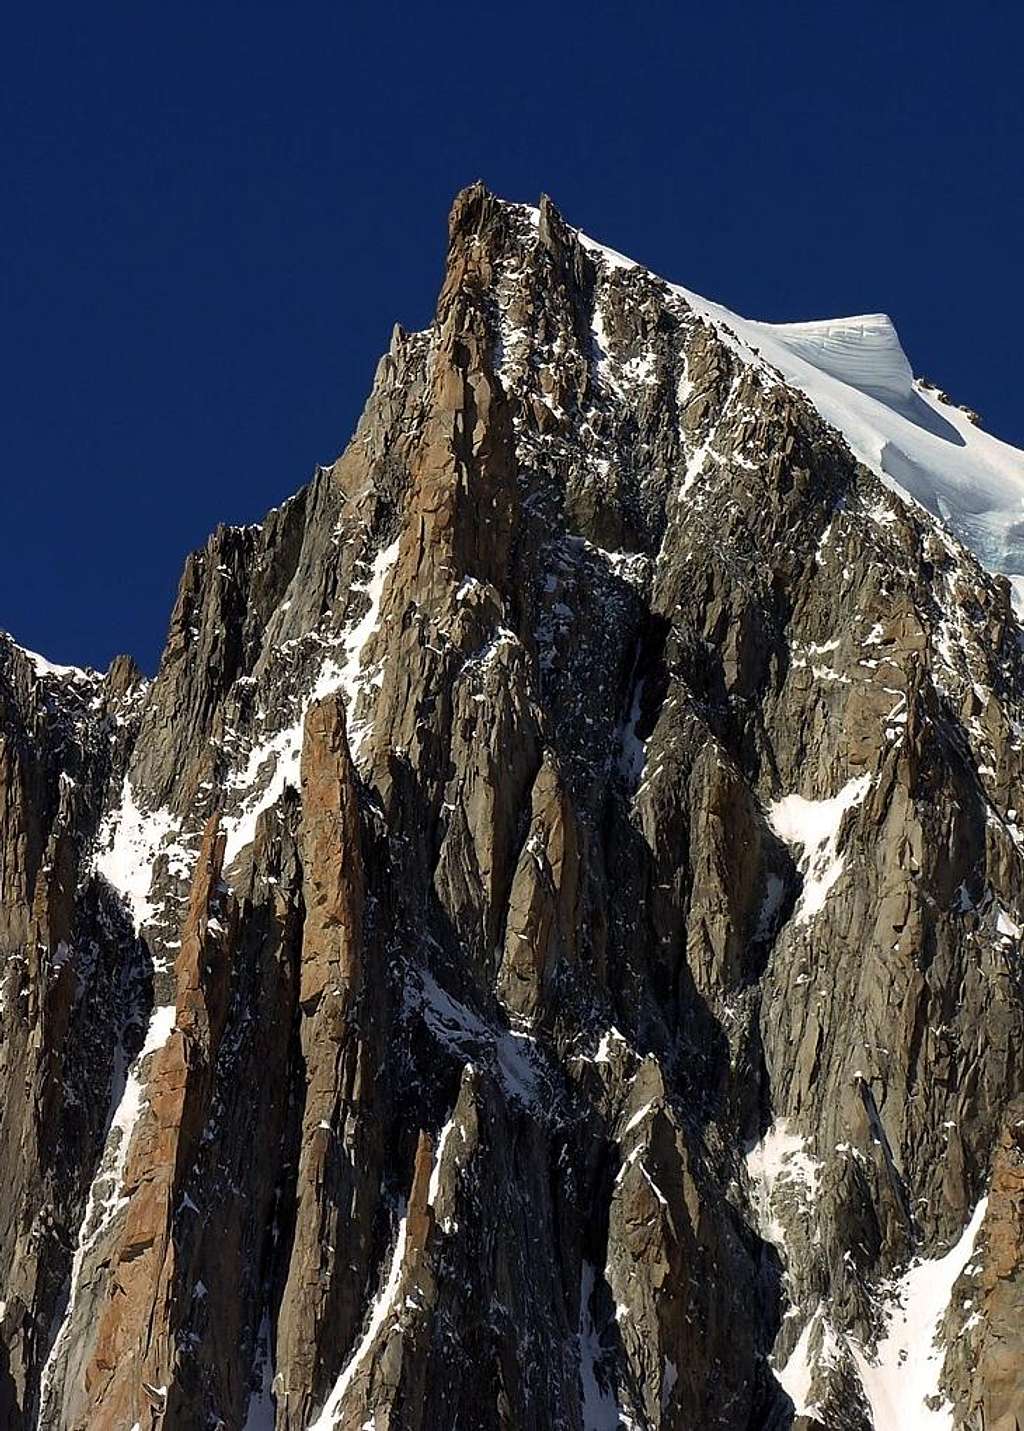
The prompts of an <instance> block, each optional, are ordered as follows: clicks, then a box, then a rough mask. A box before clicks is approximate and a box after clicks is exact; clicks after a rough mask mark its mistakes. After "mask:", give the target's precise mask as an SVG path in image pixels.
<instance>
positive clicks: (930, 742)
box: [0, 185, 1024, 1431]
mask: <svg viewBox="0 0 1024 1431" xmlns="http://www.w3.org/2000/svg"><path fill="white" fill-rule="evenodd" d="M1022 495H1024V457H1022V455H1021V454H1020V453H1019V452H1015V451H1014V450H1013V449H1011V448H1008V447H1007V446H1005V445H1004V444H1002V443H999V442H997V441H996V440H995V439H993V438H991V437H988V436H987V435H986V434H984V433H983V432H982V431H981V430H980V428H979V427H977V426H976V425H975V420H974V418H973V415H972V414H968V413H966V412H964V411H963V410H961V409H958V408H957V407H955V406H954V405H953V404H952V403H951V402H950V401H949V400H948V399H946V398H945V397H944V396H943V395H941V394H939V393H938V392H937V390H936V389H934V388H933V387H930V386H928V385H926V384H923V383H922V382H920V381H915V380H914V379H913V377H912V375H911V370H910V367H909V365H908V363H907V360H906V358H905V356H904V354H903V352H902V349H901V348H900V345H899V341H898V339H897V337H896V334H895V332H894V330H893V327H892V324H891V323H890V322H889V320H888V319H886V318H884V317H881V316H877V315H876V316H872V317H866V318H857V319H844V320H839V321H836V322H826V323H810V324H796V325H781V326H774V325H769V324H763V323H755V322H751V321H748V320H744V319H741V318H739V317H737V316H736V315H733V314H731V313H729V312H728V311H727V310H725V309H723V308H721V307H719V306H717V305H715V304H711V303H708V302H706V301H705V300H703V299H700V298H698V297H697V296H696V295H694V294H690V293H689V292H687V291H686V290H684V289H680V288H677V287H674V286H672V285H670V284H668V283H666V282H664V281H663V280H662V279H660V278H657V277H656V276H655V275H653V274H651V273H650V272H648V271H647V270H646V269H644V268H643V267H640V266H638V265H636V264H633V263H631V262H629V261H628V260H625V259H623V258H622V257H621V256H620V255H617V254H614V253H612V252H611V251H610V250H607V249H604V248H602V247H601V246H600V245H597V244H595V243H594V242H593V241H592V240H590V239H588V238H586V237H585V236H584V235H582V234H580V233H578V232H577V231H576V230H574V229H572V228H571V227H570V226H569V225H568V224H567V223H566V222H565V221H564V220H563V218H562V217H561V215H560V214H559V213H558V211H557V210H556V209H555V207H554V206H553V205H552V204H551V202H550V201H549V200H547V199H543V200H542V201H541V204H540V207H539V209H532V208H528V207H526V206H522V205H516V204H510V203H506V202H504V201H502V200H499V199H498V198H496V197H494V196H493V195H492V194H490V193H489V192H488V191H487V190H486V189H484V188H483V186H481V185H474V186H473V187H472V188H470V189H467V190H466V191H464V192H463V193H462V194H460V195H459V197H458V198H457V199H456V201H455V205H454V208H453V210H452V214H451V220H450V244H449V251H448V258H447V264H446V270H445V275H444V281H443V285H442V288H441V292H440V296H439V299H438V304H437V312H436V317H435V320H434V322H433V325H432V326H431V328H430V329H429V330H428V331H426V332H423V333H406V332H404V331H403V330H402V329H400V328H396V329H395V333H394V336H393V339H392V342H391V346H390V349H389V351H388V353H387V354H386V355H385V356H384V357H383V358H382V359H381V362H380V365H379V367H378V369H377V373H376V377H375V380H374V384H373V389H372V392H371V394H370V396H369V399H368V401H367V405H366V408H365V410H364V413H363V416H362V418H361V420H360V422H359V425H358V427H357V430H356V432H355V435H354V437H353V438H352V440H351V442H350V443H349V446H348V447H347V449H346V450H345V452H344V454H343V455H342V456H341V457H340V458H339V459H338V461H337V462H335V463H334V465H333V466H332V467H330V468H322V469H319V470H317V471H316V473H315V474H314V476H313V478H312V480H311V482H310V483H309V485H308V486H307V487H305V488H304V489H303V490H302V491H301V492H299V493H298V494H297V495H296V496H294V497H292V498H291V499H290V500H288V501H287V502H285V503H283V505H282V506H280V507H279V508H277V509H276V510H274V511H272V512H271V513H270V514H269V515H268V516H267V518H266V520H265V521H264V522H263V523H262V524H261V525H258V526H251V527H241V528H239V527H222V528H219V529H218V530H217V531H216V532H215V533H214V535H213V536H212V537H211V538H210V540H209V542H208V543H207V545H206V546H205V548H204V549H203V550H202V551H199V552H196V553H193V554H192V555H191V556H190V557H189V558H188V561H187V562H186V565H185V570H184V574H183V576H182V579H181V585H180V588H179V592H178V597H177V601H176V604H175V607H174V611H173V614H172V616H171V621H170V629H169V632H168V637H167V644H166V648H165V651H164V654H163V658H162V660H161V663H160V668H159V671H158V673H157V675H156V677H155V679H154V680H152V681H147V680H145V679H143V678H142V676H141V675H140V673H139V672H138V670H137V669H136V668H135V667H134V666H133V664H132V663H131V662H130V661H129V660H127V659H126V658H121V659H119V660H118V661H116V662H115V663H114V665H113V666H112V667H111V669H110V670H109V671H108V672H106V673H105V674H103V675H100V674H97V673H95V672H91V671H77V670H74V669H68V668H58V667H53V666H51V665H49V663H47V662H45V660H43V658H41V657H35V656H32V655H31V654H30V653H27V652H25V651H23V650H21V649H20V648H19V647H18V646H17V645H16V644H15V643H14V642H13V641H11V640H9V639H6V638H5V639H4V640H3V641H2V642H0V718H2V726H0V933H2V942H0V948H2V951H3V958H4V964H3V973H2V1013H0V1020H2V1023H0V1031H2V1043H0V1087H2V1089H3V1099H2V1114H0V1116H2V1132H0V1160H2V1163H0V1172H2V1176H3V1181H4V1186H5V1188H6V1196H5V1197H4V1198H3V1199H2V1200H0V1272H2V1287H3V1302H2V1304H0V1423H2V1424H3V1425H4V1426H5V1427H10V1428H12V1431H22V1429H23V1428H30V1427H37V1426H38V1427H44V1428H61V1431H86V1428H88V1431H115V1428H116V1431H129V1428H134V1431H156V1428H161V1431H179V1428H217V1427H220V1428H225V1431H242V1428H244V1431H267V1429H268V1428H276V1431H313V1428H315V1431H330V1428H344V1431H349V1428H352V1431H356V1428H359V1431H389V1428H390V1431H434V1428H441V1427H444V1428H459V1431H492V1428H494V1431H496V1429H497V1428H516V1431H556V1428H557V1431H612V1428H622V1431H669V1428H672V1431H677V1429H678V1431H683V1429H684V1428H685V1431H691V1429H692V1428H695V1427H701V1428H722V1431H726V1428H728V1431H783V1428H787V1427H793V1428H798V1431H812V1428H847V1429H848V1431H897V1428H899V1431H905V1428H909V1429H910V1431H946V1428H950V1431H951V1428H960V1427H963V1428H967V1427H970V1428H979V1427H984V1428H985V1431H1020V1428H1021V1427H1022V1426H1024V964H1022V943H1021V941H1022V938H1024V935H1022V930H1024V869H1022V856H1024V818H1022V814H1021V811H1022V810H1024V796H1022V795H1021V789H1022V775H1024V744H1022V737H1024V655H1022V649H1021V636H1020V628H1019V627H1018V624H1017V621H1016V618H1015V616H1014V614H1013V610H1012V603H1011V583H1012V578H1013V577H1016V576H1018V575H1020V574H1021V573H1024V543H1022V539H1021V532H1020V530H1019V523H1018V519H1017V515H1016V514H1017V511H1018V509H1019V507H1020V501H1021V497H1022Z"/></svg>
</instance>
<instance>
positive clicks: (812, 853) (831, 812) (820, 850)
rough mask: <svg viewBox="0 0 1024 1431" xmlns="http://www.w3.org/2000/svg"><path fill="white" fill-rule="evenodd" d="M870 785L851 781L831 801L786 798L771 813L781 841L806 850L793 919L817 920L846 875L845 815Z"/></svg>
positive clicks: (858, 779) (868, 779)
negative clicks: (841, 850) (841, 841)
mask: <svg viewBox="0 0 1024 1431" xmlns="http://www.w3.org/2000/svg"><path fill="white" fill-rule="evenodd" d="M870 786H871V776H870V775H859V776H857V777H855V778H854V779H853V780H848V781H847V783H846V784H845V785H844V786H843V788H842V790H840V791H839V793H838V795H833V796H832V798H831V799H829V800H807V799H805V798H804V797H803V796H802V795H786V796H784V797H783V798H782V799H781V800H776V801H775V802H774V804H773V805H772V806H771V808H770V810H769V811H768V823H769V824H770V825H771V827H772V829H773V830H774V831H775V833H776V834H777V835H778V837H779V839H780V840H785V842H786V843H787V844H788V845H800V846H801V847H802V854H801V857H800V872H801V874H802V875H803V877H804V883H803V889H802V891H801V893H800V902H799V903H798V905H797V907H796V910H795V912H794V916H793V917H794V920H795V921H796V923H797V924H803V923H806V922H807V921H808V920H810V919H813V917H814V916H815V915H816V914H817V913H818V912H819V910H821V909H822V907H823V906H824V903H825V900H826V899H827V898H828V894H829V891H830V890H831V888H832V886H833V885H834V884H835V882H836V880H838V879H839V876H840V875H841V874H842V872H843V867H844V864H845V858H844V856H843V855H841V854H840V853H839V850H838V844H839V831H840V828H841V826H842V821H843V816H844V815H845V814H846V812H847V810H851V809H853V807H854V806H855V805H859V804H860V803H861V802H862V801H863V799H864V797H865V795H866V794H867V793H868V790H869V788H870Z"/></svg>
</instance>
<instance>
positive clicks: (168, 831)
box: [95, 775, 191, 930]
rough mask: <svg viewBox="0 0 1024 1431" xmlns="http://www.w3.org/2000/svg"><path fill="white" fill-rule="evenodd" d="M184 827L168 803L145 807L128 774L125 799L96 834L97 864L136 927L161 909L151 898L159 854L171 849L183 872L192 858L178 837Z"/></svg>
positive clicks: (175, 870)
mask: <svg viewBox="0 0 1024 1431" xmlns="http://www.w3.org/2000/svg"><path fill="white" fill-rule="evenodd" d="M180 829H181V821H180V820H179V819H178V818H177V817H176V816H175V815H172V814H171V812H170V810H168V809H167V808H166V807H164V808H161V809H158V810H144V809H143V808H142V807H141V806H140V805H139V804H138V802H137V801H136V799H135V792H134V790H133V789H132V783H131V781H130V780H129V778H128V776H127V775H126V776H125V778H124V784H123V785H122V787H121V803H120V805H119V806H118V807H117V808H116V809H114V810H112V811H111V812H110V813H109V814H108V815H106V816H105V817H104V820H103V823H102V824H101V826H100V829H99V833H98V834H97V837H96V842H97V854H96V857H95V868H96V871H97V873H98V874H101V875H102V876H103V878H104V879H105V880H106V881H107V883H108V884H110V885H112V886H113V887H114V889H116V890H117V891H118V893H119V894H120V895H121V896H122V897H123V898H124V900H125V902H126V903H127V905H128V909H129V910H130V912H131V916H132V920H133V922H134V924H135V928H136V930H140V929H142V928H143V927H144V926H145V925H146V924H148V923H149V922H150V920H151V919H152V918H153V917H154V915H155V914H156V913H157V906H156V905H154V904H153V903H152V901H151V900H150V889H151V886H152V883H153V865H154V863H155V861H156V858H157V856H158V855H159V854H161V853H167V854H168V855H169V856H172V857H174V858H173V863H174V869H173V870H172V873H178V872H180V865H181V862H182V860H183V858H189V859H190V858H191V853H190V852H189V851H187V850H184V849H183V848H182V847H181V846H180V845H179V844H177V842H176V840H175V837H176V836H177V835H178V833H179V831H180Z"/></svg>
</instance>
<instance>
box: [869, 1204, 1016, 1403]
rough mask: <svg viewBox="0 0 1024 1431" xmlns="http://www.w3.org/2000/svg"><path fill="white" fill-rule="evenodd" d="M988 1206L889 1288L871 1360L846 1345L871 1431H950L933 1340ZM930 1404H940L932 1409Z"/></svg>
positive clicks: (980, 1208)
mask: <svg viewBox="0 0 1024 1431" xmlns="http://www.w3.org/2000/svg"><path fill="white" fill-rule="evenodd" d="M987 1205H988V1198H982V1200H981V1201H980V1202H979V1203H978V1206H977V1207H976V1208H975V1209H974V1215H973V1216H972V1218H971V1220H970V1222H969V1223H968V1224H967V1226H966V1227H965V1228H964V1231H963V1234H962V1236H961V1237H960V1240H959V1241H958V1242H957V1243H956V1245H955V1246H954V1247H952V1248H951V1249H950V1251H949V1252H947V1253H946V1255H945V1256H944V1257H938V1258H934V1259H932V1260H931V1261H921V1262H917V1263H915V1264H914V1265H913V1266H912V1267H910V1268H909V1269H908V1271H907V1272H905V1273H904V1275H903V1276H902V1277H901V1278H900V1279H899V1281H898V1282H897V1283H896V1284H895V1285H894V1286H893V1287H892V1288H891V1291H890V1298H891V1305H890V1307H889V1310H888V1312H887V1314H886V1329H885V1335H884V1337H883V1338H882V1339H881V1341H879V1343H878V1345H877V1346H876V1347H875V1351H874V1354H873V1355H871V1356H869V1355H868V1354H867V1353H866V1352H865V1351H864V1349H863V1348H862V1347H859V1346H858V1345H857V1343H856V1342H854V1341H853V1340H852V1339H850V1341H849V1345H850V1351H851V1353H852V1355H853V1359H854V1362H855V1363H856V1366H857V1371H858V1373H859V1375H860V1380H861V1385H862V1386H863V1388H864V1395H865V1396H866V1397H867V1400H868V1404H869V1405H870V1407H871V1418H872V1422H873V1424H874V1426H875V1431H897V1428H898V1431H953V1407H952V1405H951V1404H950V1402H949V1401H948V1400H946V1398H945V1397H942V1396H941V1393H940V1391H939V1377H940V1375H941V1373H942V1365H943V1362H944V1360H945V1351H944V1349H943V1348H942V1347H940V1346H938V1345H936V1337H937V1336H938V1333H939V1330H940V1328H941V1325H942V1320H943V1318H944V1316H945V1314H946V1310H947V1308H948V1307H949V1303H950V1299H951V1297H952V1294H953V1287H954V1284H955V1283H956V1281H957V1278H958V1277H959V1276H960V1274H961V1273H962V1272H963V1270H964V1268H965V1267H966V1266H967V1264H968V1262H970V1260H971V1255H972V1253H973V1252H974V1243H975V1240H976V1238H977V1236H978V1232H979V1230H980V1228H981V1224H982V1221H983V1220H984V1217H985V1209H986V1207H987ZM930 1398H937V1399H938V1405H937V1407H936V1408H934V1409H933V1408H932V1407H930V1406H928V1405H927V1404H926V1403H927V1401H928V1399H930Z"/></svg>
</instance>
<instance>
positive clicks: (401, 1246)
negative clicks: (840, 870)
mask: <svg viewBox="0 0 1024 1431" xmlns="http://www.w3.org/2000/svg"><path fill="white" fill-rule="evenodd" d="M407 1223H408V1218H407V1214H406V1210H405V1209H404V1208H403V1209H402V1216H401V1220H400V1222H399V1224H398V1237H397V1239H396V1241H395V1247H394V1251H393V1252H392V1254H391V1266H390V1268H389V1269H388V1276H387V1281H386V1282H385V1283H384V1286H383V1287H382V1288H381V1290H380V1292H379V1293H378V1294H377V1297H376V1298H375V1300H374V1303H373V1307H372V1309H371V1312H370V1320H369V1322H368V1323H367V1327H366V1330H365V1332H364V1333H363V1335H362V1337H361V1338H360V1340H359V1343H358V1345H357V1346H356V1349H355V1351H354V1352H353V1353H352V1355H351V1356H350V1357H349V1359H348V1361H347V1362H346V1363H345V1365H344V1366H343V1367H342V1370H341V1375H340V1376H339V1377H338V1379H337V1381H336V1382H335V1383H334V1388H333V1390H332V1391H331V1394H330V1396H329V1397H328V1398H327V1401H326V1403H325V1405H324V1409H323V1410H322V1411H321V1413H320V1415H319V1416H318V1417H317V1418H316V1420H315V1421H314V1422H313V1424H312V1425H311V1426H310V1428H309V1431H335V1428H337V1427H339V1426H340V1425H341V1424H342V1421H341V1416H342V1412H343V1410H344V1405H343V1403H344V1400H345V1393H346V1392H347V1391H348V1389H349V1387H350V1386H351V1384H352V1378H353V1377H354V1376H355V1374H356V1372H357V1371H358V1370H359V1368H360V1366H361V1365H362V1363H363V1362H364V1361H365V1360H366V1358H367V1356H368V1355H369V1353H370V1352H371V1351H372V1349H373V1344H374V1342H375V1341H376V1340H377V1335H378V1333H379V1332H380V1330H381V1328H382V1327H383V1326H384V1323H385V1321H386V1320H387V1317H388V1314H389V1312H390V1311H391V1309H392V1307H393V1306H394V1303H395V1299H396V1297H397V1295H398V1284H399V1282H400V1281H401V1279H402V1264H403V1263H404V1261H405V1242H406V1227H407Z"/></svg>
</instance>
